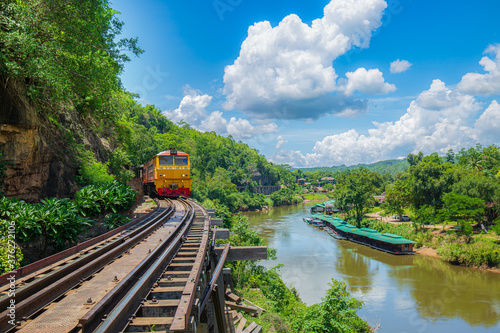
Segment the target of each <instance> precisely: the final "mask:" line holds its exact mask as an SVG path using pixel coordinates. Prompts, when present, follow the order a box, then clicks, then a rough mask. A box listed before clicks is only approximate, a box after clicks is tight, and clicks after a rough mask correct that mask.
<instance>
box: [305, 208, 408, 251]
mask: <svg viewBox="0 0 500 333" xmlns="http://www.w3.org/2000/svg"><path fill="white" fill-rule="evenodd" d="M312 218H313V219H317V220H321V221H323V224H324V227H325V230H327V232H328V229H330V231H331V233H330V232H328V233H329V234H330V235H331V236H332V237H334V236H333V234H335V235H338V236H340V237H343V239H347V240H350V241H352V242H355V243H359V244H362V245H367V246H370V247H372V248H374V249H377V250H381V251H384V252H388V253H392V254H414V253H415V252H413V244H415V243H416V242H415V241H412V240H409V239H406V238H403V237H401V236H399V235H395V234H391V233H380V232H378V231H377V230H374V229H370V228H357V227H355V226H353V225H352V224H349V223H347V222H346V221H344V220H342V219H340V218H338V217H333V216H329V215H323V214H320V213H316V214H313V215H312ZM335 238H337V237H335Z"/></svg>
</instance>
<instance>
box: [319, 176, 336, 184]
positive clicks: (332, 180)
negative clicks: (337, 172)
mask: <svg viewBox="0 0 500 333" xmlns="http://www.w3.org/2000/svg"><path fill="white" fill-rule="evenodd" d="M326 184H332V185H334V184H335V178H333V177H323V178H321V185H322V186H325V185H326Z"/></svg>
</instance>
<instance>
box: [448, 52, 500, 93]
mask: <svg viewBox="0 0 500 333" xmlns="http://www.w3.org/2000/svg"><path fill="white" fill-rule="evenodd" d="M485 53H492V54H494V55H495V59H494V60H492V59H491V58H489V57H483V58H482V59H481V61H479V64H480V65H481V66H483V68H484V70H485V71H486V72H487V73H485V74H479V73H467V74H465V75H464V76H463V77H462V80H461V81H460V82H459V83H458V89H460V90H461V91H463V92H466V93H469V94H475V95H497V94H500V44H496V45H490V46H489V47H488V48H487V49H486V50H485Z"/></svg>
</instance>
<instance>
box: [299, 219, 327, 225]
mask: <svg viewBox="0 0 500 333" xmlns="http://www.w3.org/2000/svg"><path fill="white" fill-rule="evenodd" d="M304 222H306V223H309V224H312V225H315V226H317V227H324V226H325V223H324V222H323V221H322V220H320V219H316V218H310V217H304Z"/></svg>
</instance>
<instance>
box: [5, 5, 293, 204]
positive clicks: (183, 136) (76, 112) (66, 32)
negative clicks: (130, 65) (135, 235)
mask: <svg viewBox="0 0 500 333" xmlns="http://www.w3.org/2000/svg"><path fill="white" fill-rule="evenodd" d="M0 22H1V28H0V44H1V45H2V47H1V49H0V91H1V94H0V96H1V98H2V104H1V108H2V110H1V119H0V122H1V123H3V124H8V125H9V126H7V127H3V128H2V131H1V132H0V143H2V145H1V148H2V154H3V155H2V157H3V159H2V160H3V162H2V166H3V167H4V168H5V169H6V170H5V171H4V175H5V176H6V177H5V187H4V192H5V193H6V195H8V196H17V197H21V198H24V199H28V200H31V201H38V200H40V199H42V198H45V197H49V196H71V195H72V194H73V193H74V192H75V191H76V190H77V189H78V187H79V186H83V185H88V184H98V183H103V182H106V181H109V180H110V179H113V178H116V179H117V180H119V181H121V182H127V181H128V180H130V179H131V178H132V177H133V176H134V174H135V170H136V167H137V166H138V165H140V164H142V163H144V162H145V161H147V159H149V158H150V157H151V156H153V155H154V154H156V153H158V152H160V151H163V150H166V149H169V148H170V147H175V148H177V149H179V150H183V151H186V152H187V153H189V154H191V155H192V164H193V178H194V180H195V184H196V185H195V189H194V195H195V197H197V198H198V199H200V200H204V199H205V198H210V199H214V198H216V197H217V196H218V194H220V192H224V193H226V194H228V195H230V194H232V195H233V200H232V201H235V202H236V203H235V204H233V206H234V207H231V208H232V209H236V208H239V207H236V206H238V205H239V206H244V207H245V206H248V205H250V206H251V205H252V203H251V202H247V201H251V200H252V198H247V199H246V201H245V200H243V199H241V196H240V199H241V200H243V201H241V200H240V199H238V198H236V197H237V196H238V195H237V193H236V186H237V185H250V186H251V185H256V184H257V182H258V181H259V180H262V179H263V180H265V182H266V183H267V184H273V185H275V184H277V183H278V181H279V180H280V179H283V180H285V179H286V178H287V177H289V174H290V172H289V170H288V168H286V167H283V166H276V165H273V164H271V163H269V162H268V161H267V160H266V159H265V158H264V157H263V156H261V155H259V154H258V152H257V151H256V150H254V149H251V148H250V147H248V146H247V145H246V144H243V143H241V142H235V141H234V140H233V139H232V138H224V137H222V136H219V135H217V134H216V133H214V132H211V133H201V132H198V131H196V130H194V129H192V128H190V127H189V125H188V124H183V125H182V126H178V125H176V124H173V123H172V122H171V121H169V120H168V119H167V118H165V117H164V116H163V115H162V114H161V111H160V110H158V109H156V108H155V107H154V106H151V105H148V106H145V107H143V106H141V105H139V104H138V103H137V102H136V101H135V99H134V96H133V95H132V94H130V93H128V92H126V91H124V90H123V88H122V86H121V83H120V79H119V75H120V74H121V73H122V70H123V64H124V63H125V62H126V61H127V60H129V56H132V55H139V54H140V53H142V50H141V49H140V48H139V47H138V45H137V40H136V39H134V38H125V39H118V36H119V34H120V31H121V27H122V24H123V23H122V22H120V21H119V20H118V19H117V16H116V12H115V11H114V10H113V9H112V8H111V7H110V6H109V3H108V2H107V1H100V0H90V1H83V2H82V1H76V0H70V1H62V0H55V1H42V0H29V1H23V2H18V1H3V2H2V3H1V4H0ZM287 175H288V176H287ZM259 177H260V178H259ZM2 178H4V177H2ZM234 199H238V200H239V201H238V200H234ZM260 201H262V198H260ZM260 204H261V205H262V203H260Z"/></svg>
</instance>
